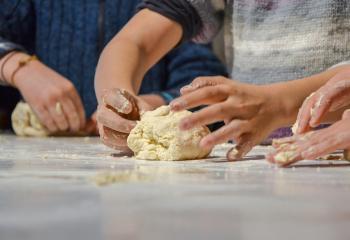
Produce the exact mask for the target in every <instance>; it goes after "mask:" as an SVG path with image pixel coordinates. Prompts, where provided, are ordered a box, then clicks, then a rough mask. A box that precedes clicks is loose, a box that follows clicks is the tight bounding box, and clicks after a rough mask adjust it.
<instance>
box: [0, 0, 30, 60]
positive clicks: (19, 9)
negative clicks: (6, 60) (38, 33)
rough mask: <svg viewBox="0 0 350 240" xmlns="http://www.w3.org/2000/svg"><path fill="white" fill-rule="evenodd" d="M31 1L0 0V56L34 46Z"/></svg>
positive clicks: (26, 49)
mask: <svg viewBox="0 0 350 240" xmlns="http://www.w3.org/2000/svg"><path fill="white" fill-rule="evenodd" d="M32 8H33V6H32V2H31V1H20V0H13V1H0V58H2V57H3V56H5V55H6V54H7V53H9V52H11V51H14V50H19V51H29V50H31V48H33V46H34V34H35V26H34V21H35V18H34V13H33V11H32Z"/></svg>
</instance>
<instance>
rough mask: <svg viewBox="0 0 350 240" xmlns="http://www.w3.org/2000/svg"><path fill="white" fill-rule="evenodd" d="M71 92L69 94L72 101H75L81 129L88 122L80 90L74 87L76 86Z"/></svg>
mask: <svg viewBox="0 0 350 240" xmlns="http://www.w3.org/2000/svg"><path fill="white" fill-rule="evenodd" d="M69 93H70V94H69V96H70V99H71V102H72V103H73V105H74V108H75V109H76V110H75V112H76V113H78V117H79V124H80V125H79V129H82V128H84V126H85V124H86V117H85V110H84V105H83V102H82V101H81V98H80V96H79V94H78V92H77V91H76V89H75V88H74V86H73V87H72V88H71V90H70V91H69ZM68 114H69V113H68Z"/></svg>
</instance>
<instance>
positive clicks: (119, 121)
mask: <svg viewBox="0 0 350 240" xmlns="http://www.w3.org/2000/svg"><path fill="white" fill-rule="evenodd" d="M97 121H98V122H99V123H100V124H102V125H104V126H106V127H108V128H110V129H112V130H115V131H117V132H122V133H129V132H130V131H131V130H132V129H133V128H134V127H135V126H136V121H131V120H128V119H125V118H123V117H122V116H120V115H118V114H117V113H115V112H114V111H112V110H111V109H109V108H107V107H106V106H100V107H99V110H98V112H97Z"/></svg>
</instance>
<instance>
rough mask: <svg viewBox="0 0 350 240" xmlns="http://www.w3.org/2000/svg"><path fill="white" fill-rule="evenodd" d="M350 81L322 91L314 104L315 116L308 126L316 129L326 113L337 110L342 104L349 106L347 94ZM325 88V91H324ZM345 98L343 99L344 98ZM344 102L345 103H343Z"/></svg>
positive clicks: (349, 88) (349, 89)
mask: <svg viewBox="0 0 350 240" xmlns="http://www.w3.org/2000/svg"><path fill="white" fill-rule="evenodd" d="M349 83H350V81H341V82H338V83H336V84H335V85H333V86H331V87H327V86H328V85H327V86H326V87H327V90H324V91H323V92H324V93H323V94H322V95H321V96H320V97H319V99H318V101H317V102H316V104H315V111H314V112H315V114H314V116H312V118H311V120H310V125H311V126H312V127H316V126H317V125H319V123H320V122H321V119H322V117H323V116H324V115H325V113H326V112H328V111H330V109H331V108H332V111H335V110H338V109H339V108H340V107H342V106H343V105H344V104H345V106H346V105H347V104H349V103H348V102H347V100H348V95H349V94H348V93H349V91H350V84H349ZM326 87H325V89H326ZM344 96H345V98H344ZM343 101H345V103H344V102H343Z"/></svg>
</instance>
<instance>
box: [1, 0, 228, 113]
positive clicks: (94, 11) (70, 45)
mask: <svg viewBox="0 0 350 240" xmlns="http://www.w3.org/2000/svg"><path fill="white" fill-rule="evenodd" d="M139 2H140V0H74V1H72V0H11V1H0V57H1V55H4V54H6V52H8V51H11V50H13V49H22V50H24V51H27V52H28V53H31V54H36V55H37V56H38V57H39V59H40V60H41V61H42V62H44V63H45V64H46V65H47V66H49V67H51V68H52V69H54V70H55V71H57V72H58V73H60V74H62V75H63V76H65V77H66V78H68V79H69V80H71V81H72V82H73V84H74V85H75V87H76V88H77V90H78V92H79V93H80V96H81V98H82V101H83V103H84V107H85V111H86V113H87V116H90V115H91V114H92V113H93V112H94V111H95V109H96V106H97V101H96V97H95V93H94V73H95V67H96V65H97V61H98V57H99V54H100V52H101V50H102V49H103V47H104V46H105V44H106V43H108V42H109V41H110V40H111V38H112V37H113V36H114V35H115V34H116V33H117V32H118V31H119V30H120V29H121V28H122V27H123V26H124V25H125V24H126V23H127V21H128V20H129V19H130V18H131V17H132V15H133V13H134V12H135V9H136V6H137V5H138V4H139ZM213 75H226V70H225V68H224V66H223V65H222V64H221V63H220V62H219V60H218V59H217V58H216V57H215V56H214V55H213V54H212V53H211V51H210V49H209V48H208V47H205V46H200V45H195V44H193V43H187V44H184V45H182V46H181V47H179V48H177V49H175V50H174V51H172V52H171V53H170V54H168V55H167V56H166V57H165V58H163V59H162V60H161V61H160V62H159V63H158V64H157V65H156V66H155V67H153V68H152V69H151V70H150V71H149V72H148V74H147V75H146V77H145V79H144V81H143V84H142V87H141V92H140V94H145V93H157V94H160V95H161V96H162V97H163V98H164V99H165V100H167V101H170V100H171V99H172V98H174V97H176V96H177V95H178V94H179V88H180V87H181V86H183V85H185V84H188V83H189V82H191V81H192V80H193V79H194V78H196V77H198V76H213ZM33 87H40V86H35V85H34V84H33Z"/></svg>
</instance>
